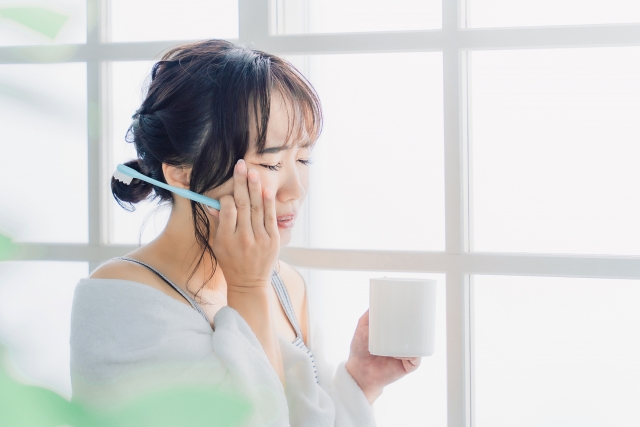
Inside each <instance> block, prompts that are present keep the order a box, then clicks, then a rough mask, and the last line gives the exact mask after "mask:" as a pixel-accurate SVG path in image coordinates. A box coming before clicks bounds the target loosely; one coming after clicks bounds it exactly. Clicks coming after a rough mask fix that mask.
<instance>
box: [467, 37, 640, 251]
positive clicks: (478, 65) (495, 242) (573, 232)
mask: <svg viewBox="0 0 640 427" xmlns="http://www.w3.org/2000/svg"><path fill="white" fill-rule="evenodd" d="M471 58H472V62H471V64H472V66H471V102H470V106H471V118H472V119H471V143H472V152H473V155H472V165H473V170H472V177H473V185H472V188H473V194H472V210H473V211H472V217H473V226H472V230H473V247H474V250H478V251H504V252H511V251H514V252H555V253H594V254H629V255H638V254H640V221H638V218H640V169H639V168H638V167H637V161H638V158H639V156H640V145H638V143H637V141H638V138H640V121H639V120H638V117H640V80H639V79H638V75H640V48H637V47H628V48H627V47H625V48H598V49H556V50H526V51H500V52H474V53H473V54H472V55H471Z"/></svg>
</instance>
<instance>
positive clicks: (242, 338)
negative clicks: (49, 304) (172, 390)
mask: <svg viewBox="0 0 640 427" xmlns="http://www.w3.org/2000/svg"><path fill="white" fill-rule="evenodd" d="M308 312H309V311H308ZM214 325H215V331H214V330H213V329H212V328H211V326H210V325H209V323H208V322H207V321H206V320H205V319H204V318H203V317H202V316H201V315H200V314H199V313H198V312H197V311H195V310H194V309H193V308H191V307H189V306H187V305H185V304H183V303H181V302H179V301H176V300H175V299H173V298H171V297H169V296H167V295H166V294H164V293H162V292H161V291H159V290H157V289H155V288H152V287H150V286H147V285H144V284H142V283H138V282H133V281H128V280H116V279H82V280H80V283H79V284H78V286H77V287H76V290H75V295H74V300H73V308H72V313H71V385H72V393H73V397H72V399H73V400H76V401H82V402H84V403H86V404H88V405H95V406H101V407H108V406H111V405H117V404H118V403H120V402H123V401H124V400H127V399H130V398H131V397H133V396H135V395H137V394H139V393H144V392H146V391H151V390H157V389H158V388H162V387H169V386H174V385H186V384H192V385H210V386H214V387H220V389H221V390H228V391H229V392H232V393H240V394H241V395H242V396H244V397H245V398H247V399H249V401H250V402H251V403H252V405H253V406H254V412H253V416H252V418H251V420H250V421H249V423H248V424H247V426H256V427H257V426H271V425H272V426H293V427H298V426H299V427H302V426H304V427H329V426H336V427H351V426H353V427H356V426H358V427H367V426H375V421H374V416H373V410H372V408H371V406H370V405H369V403H368V401H367V400H366V398H365V396H364V393H363V392H362V390H361V389H360V388H359V387H358V385H357V383H356V382H355V381H354V380H353V378H352V377H351V376H350V375H349V373H348V372H347V370H346V369H345V367H344V365H345V364H344V362H343V363H341V364H340V365H339V366H338V367H337V369H336V370H335V371H334V370H333V369H332V367H331V366H330V365H329V364H328V363H327V362H326V360H325V359H324V357H323V354H322V334H321V331H320V329H318V324H317V322H316V320H315V316H314V315H313V313H312V312H309V343H308V344H309V345H308V347H309V349H310V350H311V351H312V352H313V354H314V356H315V360H316V365H317V366H316V367H317V371H318V382H316V379H315V374H314V372H313V367H312V364H311V359H310V358H309V357H308V355H307V354H306V353H305V352H303V350H301V349H300V348H298V347H296V346H295V345H293V344H292V343H291V342H289V341H288V340H287V339H285V338H284V337H282V336H280V337H279V340H280V347H281V351H282V357H283V363H284V369H285V383H286V390H285V389H284V387H283V386H282V383H281V382H280V380H279V378H278V376H277V374H276V373H275V371H274V369H273V368H272V366H271V365H270V363H269V360H268V359H267V356H266V354H265V352H264V351H263V349H262V346H261V345H260V342H259V341H258V339H257V338H256V336H255V334H254V333H253V331H252V330H251V328H250V327H249V325H248V324H247V323H246V322H245V321H244V319H243V318H242V317H241V316H240V315H239V314H238V312H237V311H235V310H234V309H232V308H231V307H223V308H222V309H220V311H218V313H217V314H216V315H215V317H214Z"/></svg>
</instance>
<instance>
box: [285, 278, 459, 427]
mask: <svg viewBox="0 0 640 427" xmlns="http://www.w3.org/2000/svg"><path fill="white" fill-rule="evenodd" d="M296 269H297V270H298V271H300V272H301V273H303V274H308V277H309V281H308V285H307V290H308V296H307V298H308V302H309V309H310V310H311V311H313V312H314V313H315V314H314V316H318V317H317V318H318V319H321V327H322V331H323V336H324V342H325V357H326V358H327V361H328V362H329V363H330V364H332V365H333V367H334V368H335V367H337V366H338V365H339V364H340V363H341V362H342V361H346V360H347V359H348V358H349V347H350V345H351V339H352V338H353V334H354V332H355V329H356V326H357V324H358V319H359V318H360V316H362V315H363V314H364V313H365V312H366V311H367V309H368V308H369V279H370V278H375V277H383V276H386V277H396V278H423V279H435V280H437V281H438V289H437V301H436V337H435V351H434V353H433V355H432V356H429V357H424V358H422V362H421V364H420V367H418V369H417V370H416V371H415V372H413V373H411V374H409V375H407V376H406V377H404V378H402V379H400V380H398V381H397V382H395V383H392V384H390V385H388V386H387V387H385V389H384V392H383V393H382V395H381V396H380V397H379V398H378V400H376V402H375V404H374V405H375V406H374V408H375V416H376V420H377V424H378V426H380V427H395V426H403V427H418V426H424V425H427V424H428V425H430V426H442V427H444V426H446V425H447V400H446V399H447V381H446V374H447V368H446V324H445V321H446V311H445V310H446V299H445V297H446V294H445V292H446V291H445V276H444V274H423V273H400V272H380V271H375V272H374V271H329V270H306V269H301V268H296Z"/></svg>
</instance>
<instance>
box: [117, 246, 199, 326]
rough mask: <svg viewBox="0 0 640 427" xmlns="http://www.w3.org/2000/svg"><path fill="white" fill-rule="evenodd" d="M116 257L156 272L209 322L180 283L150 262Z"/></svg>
mask: <svg viewBox="0 0 640 427" xmlns="http://www.w3.org/2000/svg"><path fill="white" fill-rule="evenodd" d="M116 259H121V260H124V261H130V262H134V263H136V264H140V265H141V266H143V267H146V268H147V269H149V270H151V271H152V272H154V273H155V274H156V275H157V276H158V277H160V278H161V279H162V280H164V281H165V282H167V284H168V285H169V286H171V287H172V288H173V289H175V290H176V291H177V292H178V293H179V294H180V295H182V296H183V297H184V299H186V300H187V301H188V302H189V304H191V306H192V307H193V308H194V309H195V310H196V311H197V312H198V313H200V314H201V315H202V317H204V319H205V320H206V321H207V323H209V319H208V318H207V315H206V314H205V312H204V310H202V308H201V307H200V305H199V304H198V303H197V302H196V301H195V300H194V299H193V298H191V296H190V295H189V294H187V293H186V292H185V291H183V290H182V289H181V288H180V287H179V286H178V285H176V284H175V283H173V282H172V281H171V280H169V279H168V278H167V277H166V276H165V275H164V274H162V273H160V272H159V271H158V270H156V269H155V268H153V267H151V266H150V265H148V264H145V263H144V262H142V261H138V260H137V259H133V258H129V257H125V256H123V257H118V258H116Z"/></svg>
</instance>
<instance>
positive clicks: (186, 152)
mask: <svg viewBox="0 0 640 427" xmlns="http://www.w3.org/2000/svg"><path fill="white" fill-rule="evenodd" d="M273 90H277V91H278V92H279V93H281V94H282V98H283V99H284V102H285V105H286V107H287V111H288V112H289V131H288V136H287V141H285V144H288V143H289V142H290V141H291V140H297V141H300V142H299V145H301V146H312V145H313V144H315V141H316V140H317V139H318V137H319V135H320V132H321V129H322V111H321V107H320V100H319V99H318V96H317V94H316V92H315V90H314V89H313V87H312V85H311V84H310V83H309V81H308V80H307V79H306V78H305V77H304V76H303V75H302V74H301V73H300V72H299V71H298V70H296V69H295V67H294V66H293V65H291V64H290V63H289V62H287V61H285V60H283V59H281V58H278V57H277V56H273V55H270V54H267V53H264V52H261V51H258V50H254V49H249V48H247V47H244V46H239V45H236V44H233V43H231V42H228V41H225V40H206V41H201V42H197V43H192V44H187V45H184V46H179V47H176V48H173V49H171V50H170V51H169V52H167V53H166V54H165V55H164V56H163V57H162V60H160V61H158V62H157V63H156V64H154V66H153V68H152V71H151V81H150V83H149V88H148V91H147V94H146V96H145V99H144V101H143V102H142V105H141V107H140V108H139V109H138V110H137V111H136V113H135V114H134V115H133V116H132V119H133V122H132V124H131V126H130V127H129V130H128V131H127V135H126V138H125V139H126V141H127V142H132V143H133V144H134V145H135V148H136V151H137V153H138V158H137V159H135V160H131V161H129V162H127V163H125V164H126V165H127V166H129V167H131V168H133V169H135V170H137V171H139V172H140V173H142V174H144V175H147V176H149V177H151V178H154V179H156V180H158V181H160V182H166V181H165V178H164V174H163V171H162V164H163V163H167V164H169V165H172V166H185V167H191V168H192V170H191V176H190V183H189V187H190V188H189V189H190V190H191V191H194V192H196V193H200V194H202V193H204V192H206V191H208V190H210V189H213V188H215V187H217V186H219V185H221V184H223V183H224V182H226V181H227V180H228V179H230V178H231V177H232V176H233V170H234V166H235V164H236V162H237V161H238V160H239V159H241V158H243V157H244V156H245V155H246V153H247V151H248V150H249V147H250V141H249V131H250V127H251V124H250V123H251V122H250V119H251V118H252V116H253V118H254V119H255V135H257V140H256V146H257V150H258V153H261V152H262V150H263V149H264V148H265V143H266V132H267V124H268V122H269V113H270V111H269V110H270V104H271V96H272V91H273ZM111 191H112V193H113V196H114V197H115V199H116V201H117V202H118V204H120V206H122V207H123V208H124V209H126V210H129V211H132V210H134V207H133V204H135V203H137V202H140V201H142V200H145V199H151V200H155V199H156V198H159V199H160V202H161V203H162V202H168V203H172V201H173V197H172V194H171V192H169V191H167V190H165V189H162V188H159V187H156V186H153V185H151V184H147V183H146V182H144V181H141V180H138V179H134V180H133V181H132V182H131V184H129V185H125V184H123V183H122V182H120V181H118V180H116V179H113V178H112V179H111ZM152 192H153V194H152ZM191 211H192V216H193V224H194V229H195V237H196V241H197V242H198V244H199V246H200V247H201V249H202V252H201V253H200V257H199V259H198V261H197V264H196V265H195V267H194V269H193V272H192V273H191V275H190V276H189V279H188V280H187V282H188V281H189V280H190V279H191V277H193V274H194V273H195V271H196V270H197V268H198V266H199V265H200V264H201V262H202V260H203V258H204V256H205V254H206V253H208V254H209V255H210V257H211V259H212V261H215V262H214V270H213V272H212V273H211V275H210V276H209V277H208V278H207V279H206V281H208V280H210V279H211V278H212V277H213V274H214V273H215V268H216V266H217V260H216V258H215V254H214V253H213V250H212V249H211V246H210V245H209V237H210V236H209V234H210V233H209V226H210V224H209V218H208V216H207V214H206V212H205V211H204V209H203V207H202V206H201V205H200V204H198V203H196V202H193V201H191ZM206 281H205V283H206Z"/></svg>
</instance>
